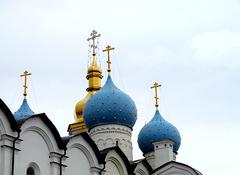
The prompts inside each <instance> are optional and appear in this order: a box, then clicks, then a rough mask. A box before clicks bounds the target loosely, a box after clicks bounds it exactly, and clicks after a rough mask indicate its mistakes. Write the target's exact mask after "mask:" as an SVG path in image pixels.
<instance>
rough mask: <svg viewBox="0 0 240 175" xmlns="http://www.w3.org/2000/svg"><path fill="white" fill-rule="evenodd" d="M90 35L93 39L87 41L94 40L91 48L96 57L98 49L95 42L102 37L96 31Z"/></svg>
mask: <svg viewBox="0 0 240 175" xmlns="http://www.w3.org/2000/svg"><path fill="white" fill-rule="evenodd" d="M90 35H91V37H90V38H88V39H87V41H90V40H93V44H92V45H91V47H92V48H93V56H95V55H96V48H97V45H96V43H95V40H96V38H97V37H100V36H101V35H100V34H97V31H96V30H93V31H92V33H91V34H90Z"/></svg>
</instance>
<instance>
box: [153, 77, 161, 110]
mask: <svg viewBox="0 0 240 175" xmlns="http://www.w3.org/2000/svg"><path fill="white" fill-rule="evenodd" d="M161 86H162V85H160V84H158V83H157V82H155V83H154V84H153V86H152V87H151V88H154V89H155V97H154V98H155V100H156V103H155V107H156V108H158V106H159V105H158V99H159V97H158V91H157V90H158V88H159V87H161Z"/></svg>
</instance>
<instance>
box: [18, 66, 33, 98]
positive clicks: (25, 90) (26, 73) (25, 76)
mask: <svg viewBox="0 0 240 175" xmlns="http://www.w3.org/2000/svg"><path fill="white" fill-rule="evenodd" d="M29 75H32V74H31V73H30V72H28V71H26V70H25V71H24V72H23V74H22V75H20V76H21V77H24V85H23V87H24V93H23V96H24V98H26V97H27V88H28V87H27V76H29Z"/></svg>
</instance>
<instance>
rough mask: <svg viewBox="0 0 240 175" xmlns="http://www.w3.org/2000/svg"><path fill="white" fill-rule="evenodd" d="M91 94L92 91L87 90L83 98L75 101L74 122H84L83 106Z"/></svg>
mask: <svg viewBox="0 0 240 175" xmlns="http://www.w3.org/2000/svg"><path fill="white" fill-rule="evenodd" d="M92 94H93V93H92V92H89V93H88V94H87V95H86V97H85V98H84V99H82V100H80V101H79V102H77V104H76V106H75V112H74V113H75V114H74V117H75V120H76V122H84V119H83V108H84V106H85V104H86V103H87V101H88V100H89V98H90V97H91V95H92Z"/></svg>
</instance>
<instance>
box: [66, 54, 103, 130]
mask: <svg viewBox="0 0 240 175" xmlns="http://www.w3.org/2000/svg"><path fill="white" fill-rule="evenodd" d="M86 78H87V80H88V88H87V92H88V94H87V95H86V96H85V97H84V98H83V99H82V100H80V101H79V102H77V104H76V105H75V111H74V117H75V122H74V123H73V124H70V126H69V132H70V133H79V132H84V131H86V130H87V126H86V124H85V121H84V118H83V109H84V107H85V104H86V103H87V101H88V100H89V99H90V97H91V96H92V95H93V94H95V93H96V92H97V91H98V90H99V89H100V88H101V79H102V70H101V68H100V67H99V66H98V65H97V62H96V57H95V56H93V58H92V63H91V64H90V65H89V67H88V71H87V77H86Z"/></svg>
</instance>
